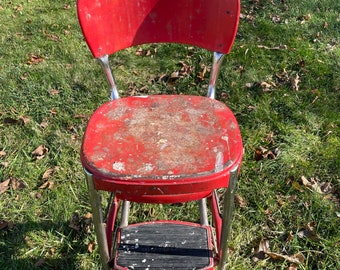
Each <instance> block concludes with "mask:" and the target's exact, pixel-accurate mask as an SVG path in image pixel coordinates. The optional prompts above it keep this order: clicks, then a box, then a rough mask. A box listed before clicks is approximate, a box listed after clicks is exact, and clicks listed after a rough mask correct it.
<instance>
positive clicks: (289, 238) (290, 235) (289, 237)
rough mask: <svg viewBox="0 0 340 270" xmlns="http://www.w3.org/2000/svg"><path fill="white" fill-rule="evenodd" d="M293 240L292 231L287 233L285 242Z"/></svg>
mask: <svg viewBox="0 0 340 270" xmlns="http://www.w3.org/2000/svg"><path fill="white" fill-rule="evenodd" d="M293 239H294V234H293V232H292V231H290V232H289V234H288V236H287V239H286V242H287V243H288V242H290V241H292V240H293Z"/></svg>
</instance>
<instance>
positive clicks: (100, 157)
mask: <svg viewBox="0 0 340 270" xmlns="http://www.w3.org/2000/svg"><path fill="white" fill-rule="evenodd" d="M78 17H79V21H80V25H81V28H82V31H83V33H84V36H85V39H86V42H87V44H88V46H89V48H90V50H91V52H92V54H93V56H94V57H96V58H98V59H99V60H100V62H101V64H102V66H103V68H104V71H105V74H106V76H107V79H108V82H109V84H110V88H111V98H112V100H111V101H109V102H106V103H104V104H103V105H101V106H100V107H99V108H98V109H97V110H96V111H95V112H94V113H93V115H92V116H91V118H90V120H89V123H88V126H87V128H86V131H85V134H84V138H83V144H82V148H81V161H82V164H83V167H84V170H85V172H86V176H87V182H88V188H89V195H90V202H91V205H92V211H93V220H94V225H95V230H96V234H97V240H98V246H99V251H100V254H101V259H102V265H103V268H104V269H107V268H108V267H113V268H115V269H146V268H149V269H154V268H159V267H160V269H174V267H175V268H176V267H177V268H178V260H179V259H183V262H181V263H180V264H181V267H180V269H213V267H214V266H215V265H219V267H220V268H221V269H223V268H224V266H225V264H226V258H227V241H228V234H229V231H230V224H231V213H232V206H233V194H234V188H235V185H236V180H237V174H238V171H239V168H240V164H241V159H242V154H243V147H242V139H241V135H240V130H239V127H238V124H237V121H236V119H235V117H234V115H233V113H232V112H231V110H230V109H229V108H228V107H227V106H226V105H225V104H223V103H221V102H219V101H217V100H215V99H214V98H215V82H216V78H217V75H218V71H219V67H220V64H221V62H222V59H223V55H224V54H226V53H229V51H230V49H231V46H232V44H233V41H234V38H235V35H236V30H237V25H238V19H239V0H223V1H222V0H210V1H208V0H188V1H180V0H172V1H166V0H148V1H145V0H136V1H128V2H127V1H121V0H115V1H113V0H97V1H93V0H78ZM160 42H165V43H183V44H190V45H194V46H198V47H201V48H204V49H207V50H210V51H214V61H213V65H212V71H211V77H210V81H209V87H208V89H207V93H208V94H207V97H201V96H189V95H152V96H142V97H126V98H120V97H119V93H118V90H117V87H116V83H115V81H114V78H113V75H112V73H111V69H110V66H109V61H108V56H109V55H110V54H113V53H115V52H117V51H118V50H121V49H125V48H128V47H131V46H135V45H141V44H145V43H160ZM220 188H225V189H226V193H225V196H224V199H223V213H222V211H220V209H219V204H220V202H219V198H218V197H219V196H217V195H216V190H217V189H220ZM99 191H108V192H110V193H111V194H112V196H111V200H109V206H108V208H107V209H108V211H107V215H103V211H102V209H101V200H100V196H99ZM207 199H208V200H209V201H210V205H211V213H212V220H213V223H212V224H209V222H208V212H207V209H206V200H207ZM194 200H198V201H199V203H200V204H199V205H200V210H201V215H202V217H201V224H195V223H190V222H179V221H171V220H167V221H158V222H151V223H150V222H143V223H140V224H133V225H128V216H129V212H128V209H129V208H128V206H129V201H133V202H137V203H178V202H187V201H194ZM121 201H122V202H124V203H123V206H122V207H121V208H120V205H121V204H120V202H121ZM119 209H121V212H122V218H121V220H122V221H121V225H120V227H119V228H118V231H116V228H115V222H116V217H117V213H118V211H119ZM212 228H213V229H212ZM156 231H157V232H158V231H159V232H158V233H156ZM213 231H215V232H216V233H213ZM188 232H189V233H188ZM190 232H193V233H194V234H195V233H196V234H199V235H200V236H199V237H190ZM132 233H134V235H135V236H134V239H130V240H129V241H132V242H133V243H131V242H129V241H128V242H126V239H127V238H128V237H129V235H131V234H132ZM215 234H216V237H215V236H214V235H215ZM138 239H141V240H140V241H139V240H138ZM160 239H167V240H164V241H165V242H164V241H163V242H164V243H163V242H162V241H160ZM193 241H197V243H194V242H193ZM198 243H200V245H199V246H197V245H198ZM214 243H215V244H214ZM143 258H144V259H143ZM195 261H196V265H195ZM159 264H162V265H159Z"/></svg>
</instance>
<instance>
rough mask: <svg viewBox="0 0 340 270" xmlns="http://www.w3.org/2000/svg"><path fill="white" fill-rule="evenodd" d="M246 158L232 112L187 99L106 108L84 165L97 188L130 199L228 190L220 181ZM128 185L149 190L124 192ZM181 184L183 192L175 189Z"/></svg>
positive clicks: (91, 134)
mask: <svg viewBox="0 0 340 270" xmlns="http://www.w3.org/2000/svg"><path fill="white" fill-rule="evenodd" d="M242 153H243V150H242V141H241V136H240V132H239V127H238V124H237V122H236V119H235V117H234V116H233V114H232V112H231V111H230V110H229V109H228V107H226V106H225V105H224V104H223V103H221V102H219V101H216V100H213V99H210V98H206V97H199V96H184V95H181V96H148V97H128V98H122V99H118V100H115V101H110V102H108V103H105V104H104V105H102V106H101V107H99V108H98V109H97V110H96V111H95V112H94V114H93V115H92V117H91V119H90V121H89V123H88V127H87V130H86V132H85V135H84V139H83V146H82V151H81V155H82V162H83V165H84V166H85V168H86V169H88V170H89V171H90V172H92V173H93V174H94V176H95V178H98V180H97V181H95V184H96V185H99V186H100V187H101V189H105V190H107V189H112V188H113V189H115V191H117V192H118V195H119V193H122V194H123V193H126V195H125V196H129V197H134V196H140V195H144V194H145V195H146V193H148V195H163V194H178V193H189V192H188V190H185V189H186V188H193V187H194V186H197V187H196V188H198V185H199V186H200V187H199V189H198V190H196V192H203V193H204V192H206V191H208V190H211V189H212V188H217V187H222V186H227V183H222V182H223V181H221V180H220V179H219V178H220V177H221V175H222V176H223V173H225V171H226V169H227V168H230V166H234V164H238V163H239V162H240V159H241V156H242ZM199 178H202V181H197V179H199ZM215 178H216V179H215ZM99 179H100V180H99ZM190 179H193V181H191V180H190ZM207 179H208V180H207ZM209 179H210V180H209ZM212 179H214V180H213V181H212ZM186 180H188V181H187V182H186ZM112 181H113V182H114V183H115V185H116V186H115V187H111V184H112ZM126 181H127V182H131V184H132V185H136V187H137V186H140V185H143V186H144V187H139V188H137V189H130V188H126V187H125V188H124V185H126V184H127V183H124V182H126ZM178 181H180V182H181V184H183V187H182V191H180V192H178V190H177V191H176V188H175V186H174V184H175V183H176V182H178ZM210 181H212V182H214V183H211V182H210ZM224 182H226V181H224ZM156 183H159V184H156ZM177 184H178V183H177ZM188 185H189V186H188ZM142 190H143V191H142ZM111 191H112V190H111ZM141 192H144V193H141ZM201 195H202V194H200V195H199V196H201ZM130 199H131V198H130Z"/></svg>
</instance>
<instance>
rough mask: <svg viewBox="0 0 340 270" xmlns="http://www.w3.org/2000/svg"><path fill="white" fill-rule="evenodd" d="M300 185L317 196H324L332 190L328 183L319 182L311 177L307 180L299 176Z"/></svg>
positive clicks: (330, 184)
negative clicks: (317, 194)
mask: <svg viewBox="0 0 340 270" xmlns="http://www.w3.org/2000/svg"><path fill="white" fill-rule="evenodd" d="M301 181H302V184H303V185H304V186H305V187H307V188H309V189H311V190H312V191H315V192H317V193H319V194H322V195H325V194H330V193H332V192H333V190H334V188H333V185H332V183H330V182H320V181H319V180H318V179H317V178H314V177H311V178H310V179H309V180H308V179H307V178H306V177H305V176H301Z"/></svg>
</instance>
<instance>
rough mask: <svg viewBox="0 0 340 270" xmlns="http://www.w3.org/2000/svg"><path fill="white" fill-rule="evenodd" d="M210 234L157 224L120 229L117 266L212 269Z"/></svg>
mask: <svg viewBox="0 0 340 270" xmlns="http://www.w3.org/2000/svg"><path fill="white" fill-rule="evenodd" d="M208 233H209V230H208V229H207V228H205V227H200V226H190V225H188V224H187V223H186V224H178V223H168V222H164V223H163V222H156V223H141V224H138V225H131V226H128V227H125V228H122V229H121V237H120V243H119V245H118V256H117V259H116V263H117V265H119V266H121V267H127V268H128V269H134V270H141V269H143V270H146V269H148V270H152V269H183V270H184V269H190V270H193V269H201V268H205V267H208V266H210V265H211V263H212V251H211V249H210V248H209V246H210V245H209V243H208V241H209V239H210V238H209V237H208Z"/></svg>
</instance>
